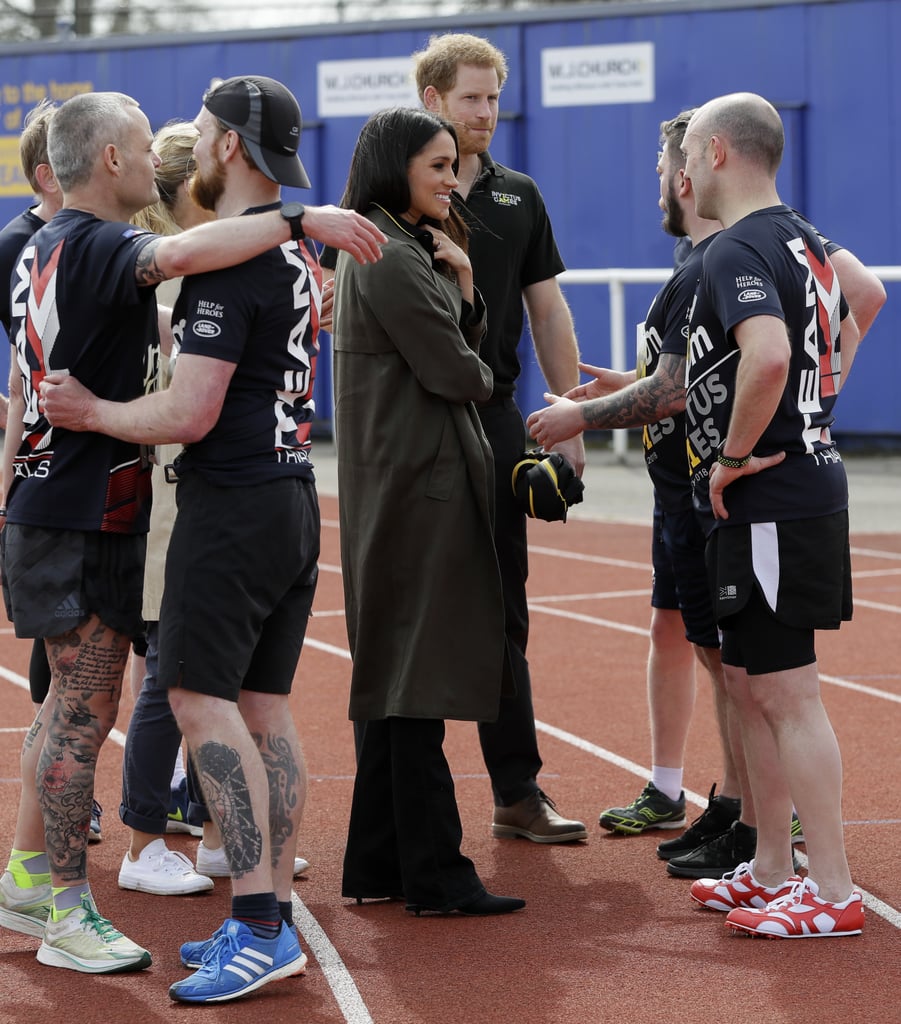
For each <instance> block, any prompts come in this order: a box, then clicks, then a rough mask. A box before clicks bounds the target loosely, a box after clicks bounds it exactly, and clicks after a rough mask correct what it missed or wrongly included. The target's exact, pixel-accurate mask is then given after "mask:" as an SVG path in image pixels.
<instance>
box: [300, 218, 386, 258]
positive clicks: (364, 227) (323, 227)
mask: <svg viewBox="0 0 901 1024" xmlns="http://www.w3.org/2000/svg"><path fill="white" fill-rule="evenodd" d="M303 230H304V234H306V235H307V237H308V238H313V239H315V240H316V241H317V242H322V243H323V245H331V246H333V247H334V248H335V249H344V251H345V252H348V253H350V255H351V256H353V258H354V259H355V260H356V261H357V263H364V264H365V263H376V262H378V260H380V259H381V258H382V246H383V245H384V244H385V243H386V242H387V241H388V239H387V237H386V236H385V235H383V234H382V232H381V231H379V229H378V228H377V227H376V226H375V224H373V223H372V222H371V221H368V220H367V219H366V218H365V217H363V216H362V215H361V214H359V213H357V212H356V211H354V210H343V209H341V208H340V207H338V206H308V207H306V210H305V212H304V215H303Z"/></svg>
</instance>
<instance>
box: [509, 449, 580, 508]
mask: <svg viewBox="0 0 901 1024" xmlns="http://www.w3.org/2000/svg"><path fill="white" fill-rule="evenodd" d="M511 482H512V484H513V493H514V494H515V495H516V499H517V501H518V502H519V505H520V507H521V508H522V510H523V512H525V513H526V515H527V516H530V517H531V518H532V519H546V520H547V521H548V522H554V521H556V520H563V521H564V522H565V521H566V512H567V509H569V507H570V505H577V504H578V503H579V502H580V501H581V500H582V492H583V491H584V490H585V485H584V484H583V483H582V481H581V480H580V479H579V478H578V477H577V476H576V471H575V470H574V469H573V467H572V463H570V461H569V460H568V459H567V458H565V457H564V456H563V455H561V454H560V453H559V452H544V451H542V450H541V449H540V448H535V449H532V450H531V451H527V452H524V453H523V456H522V458H521V459H520V461H519V462H517V463H516V465H515V466H514V467H513V477H512V481H511Z"/></svg>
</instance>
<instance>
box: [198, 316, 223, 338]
mask: <svg viewBox="0 0 901 1024" xmlns="http://www.w3.org/2000/svg"><path fill="white" fill-rule="evenodd" d="M194 333H195V334H196V335H198V337H201V338H215V337H216V336H217V335H219V334H221V333H222V328H221V327H220V326H219V324H214V323H212V322H211V321H209V320H198V321H197V323H196V324H194Z"/></svg>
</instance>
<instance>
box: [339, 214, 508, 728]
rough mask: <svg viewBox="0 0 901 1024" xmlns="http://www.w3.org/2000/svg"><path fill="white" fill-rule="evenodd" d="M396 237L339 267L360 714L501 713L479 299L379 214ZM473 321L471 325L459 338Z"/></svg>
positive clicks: (354, 685) (347, 524)
mask: <svg viewBox="0 0 901 1024" xmlns="http://www.w3.org/2000/svg"><path fill="white" fill-rule="evenodd" d="M369 216H370V219H371V220H372V221H374V222H375V223H376V224H377V225H378V226H379V227H380V228H381V229H382V231H383V232H384V233H385V234H386V235H388V237H389V239H390V241H389V242H388V244H387V245H386V246H385V248H384V255H383V257H382V259H381V260H380V261H379V262H378V263H375V264H370V265H368V266H360V265H358V264H357V263H355V262H354V261H353V259H352V258H350V257H349V256H348V255H347V254H346V253H343V252H342V253H341V254H340V255H339V258H338V264H337V267H336V272H335V296H336V300H335V316H334V328H335V329H334V359H335V367H334V386H335V431H336V442H337V450H338V495H339V505H340V526H341V565H342V571H343V576H344V593H345V612H346V617H347V634H348V639H349V642H350V650H351V654H352V656H353V675H352V680H351V693H350V718H351V719H353V720H355V721H365V720H369V719H381V718H386V717H389V716H392V715H399V716H403V717H408V718H450V719H460V720H465V721H493V720H494V719H495V718H496V717H497V713H498V702H499V699H500V689H501V678H502V675H503V665H504V650H505V647H504V608H503V597H502V594H501V581H500V574H499V571H498V567H497V557H496V555H495V551H494V541H493V536H492V517H493V472H494V463H493V459H492V456H491V449H490V448H489V446H488V442H487V441H486V439H485V435H484V433H483V431H482V427H481V425H480V423H479V420H478V417H477V415H476V412H475V409H474V407H473V405H472V403H473V402H475V401H484V400H485V399H487V398H488V397H489V396H490V395H491V391H492V386H493V381H492V374H491V370H490V369H489V367H488V366H486V365H485V363H483V362H482V361H481V360H480V359H479V357H478V354H477V353H478V346H479V342H480V340H481V337H482V334H483V332H484V324H485V319H484V311H483V307H482V304H481V300H479V306H480V310H479V312H478V313H476V314H474V315H473V316H472V317H470V321H478V322H477V323H473V324H472V326H469V325H468V324H467V325H466V326H465V327H464V329H463V331H461V328H460V326H459V323H460V316H461V309H462V307H463V303H462V296H461V294H460V290H459V288H457V286H456V285H454V284H453V283H452V282H450V281H448V280H447V279H446V278H444V277H441V276H440V275H438V274H436V273H435V271H434V270H433V269H432V264H431V258H430V256H429V254H428V253H427V252H426V251H425V249H424V248H423V247H422V245H421V244H420V243H419V242H417V241H416V240H415V239H414V238H412V237H410V236H409V235H407V234H406V233H405V232H404V231H403V230H402V229H401V228H400V227H399V226H397V225H396V224H395V223H393V222H392V220H391V219H390V218H388V217H387V216H386V215H385V214H383V213H382V212H381V211H380V210H374V211H373V212H372V213H371V214H370V215H369ZM464 331H465V335H464Z"/></svg>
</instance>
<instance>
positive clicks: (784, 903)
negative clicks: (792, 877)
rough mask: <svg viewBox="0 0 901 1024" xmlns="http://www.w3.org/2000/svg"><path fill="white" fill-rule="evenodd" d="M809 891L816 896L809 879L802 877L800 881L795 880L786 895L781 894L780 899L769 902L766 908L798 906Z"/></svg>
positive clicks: (776, 908)
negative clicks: (808, 881)
mask: <svg viewBox="0 0 901 1024" xmlns="http://www.w3.org/2000/svg"><path fill="white" fill-rule="evenodd" d="M808 892H809V893H810V894H811V896H816V893H815V892H814V891H813V889H812V888H811V886H809V885H808V884H807V879H806V878H802V879H801V881H800V882H793V883H792V887H791V889H789V891H788V892H787V893H786V894H785V895H784V896H780V897H779V898H778V899H775V900H773V901H772V902H771V903H768V904H767V905H766V909H767V910H783V909H784V908H786V907H794V906H797V904H799V903H802V902H803V901H804V896H805V894H806V893H808Z"/></svg>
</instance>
